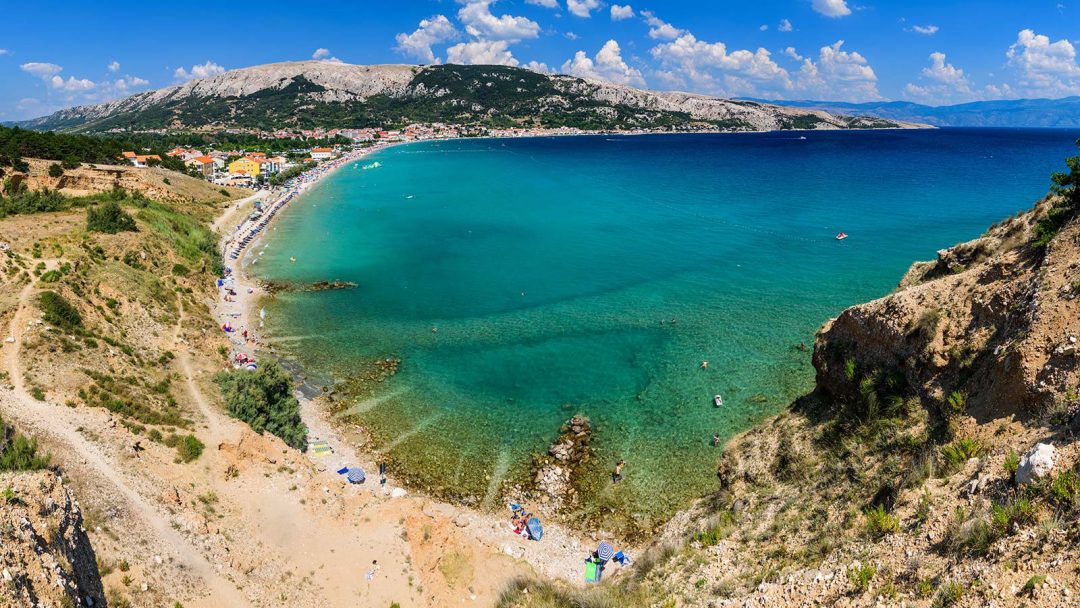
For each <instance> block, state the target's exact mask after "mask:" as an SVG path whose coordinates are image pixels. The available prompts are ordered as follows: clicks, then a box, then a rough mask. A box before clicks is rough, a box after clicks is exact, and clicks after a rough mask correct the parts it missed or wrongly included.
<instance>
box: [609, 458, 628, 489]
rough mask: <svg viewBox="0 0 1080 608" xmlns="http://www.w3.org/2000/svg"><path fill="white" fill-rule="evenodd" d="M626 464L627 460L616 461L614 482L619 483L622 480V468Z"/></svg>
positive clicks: (612, 477)
mask: <svg viewBox="0 0 1080 608" xmlns="http://www.w3.org/2000/svg"><path fill="white" fill-rule="evenodd" d="M624 466H626V461H625V460H620V461H619V462H617V463H615V471H614V472H613V473H612V474H611V481H612V482H614V483H618V482H620V481H622V470H623V467H624Z"/></svg>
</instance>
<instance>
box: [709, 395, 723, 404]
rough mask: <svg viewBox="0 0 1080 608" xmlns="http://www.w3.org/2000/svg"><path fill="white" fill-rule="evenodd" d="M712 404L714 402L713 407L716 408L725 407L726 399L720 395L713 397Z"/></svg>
mask: <svg viewBox="0 0 1080 608" xmlns="http://www.w3.org/2000/svg"><path fill="white" fill-rule="evenodd" d="M712 402H713V405H715V406H716V407H723V406H724V398H723V397H721V396H720V395H715V396H713V398H712Z"/></svg>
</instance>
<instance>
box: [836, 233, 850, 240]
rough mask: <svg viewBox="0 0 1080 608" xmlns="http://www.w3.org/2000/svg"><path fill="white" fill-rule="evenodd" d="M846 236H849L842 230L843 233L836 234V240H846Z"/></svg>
mask: <svg viewBox="0 0 1080 608" xmlns="http://www.w3.org/2000/svg"><path fill="white" fill-rule="evenodd" d="M846 238H847V233H846V232H841V233H839V234H837V235H836V240H838V241H842V240H844V239H846Z"/></svg>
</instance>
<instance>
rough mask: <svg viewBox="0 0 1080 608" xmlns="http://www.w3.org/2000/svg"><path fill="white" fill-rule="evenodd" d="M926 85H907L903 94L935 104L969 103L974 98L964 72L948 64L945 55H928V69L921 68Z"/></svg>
mask: <svg viewBox="0 0 1080 608" xmlns="http://www.w3.org/2000/svg"><path fill="white" fill-rule="evenodd" d="M922 78H923V80H925V81H928V82H927V83H926V84H913V83H908V85H907V86H906V87H904V93H905V94H906V95H907V96H909V97H912V98H915V99H918V100H920V101H924V102H930V103H935V104H944V103H956V102H961V101H971V100H972V99H974V98H976V95H975V92H974V91H973V90H972V87H971V81H970V80H969V79H968V77H967V74H965V73H964V70H962V69H960V68H958V67H956V66H954V65H953V64H951V63H948V62H947V61H946V60H945V53H942V52H936V53H931V54H930V67H926V68H923V70H922Z"/></svg>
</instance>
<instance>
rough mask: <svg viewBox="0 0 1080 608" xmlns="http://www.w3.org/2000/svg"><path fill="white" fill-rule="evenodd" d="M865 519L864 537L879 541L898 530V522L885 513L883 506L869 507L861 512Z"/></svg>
mask: <svg viewBox="0 0 1080 608" xmlns="http://www.w3.org/2000/svg"><path fill="white" fill-rule="evenodd" d="M863 515H864V516H865V517H866V535H867V536H869V537H870V538H872V539H874V540H880V539H882V538H885V537H886V536H888V535H890V534H893V533H895V532H897V531H899V530H900V520H898V519H897V518H896V517H894V516H892V515H889V514H888V513H887V512H886V511H885V505H877V506H876V507H869V508H867V509H865V510H864V511H863Z"/></svg>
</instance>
